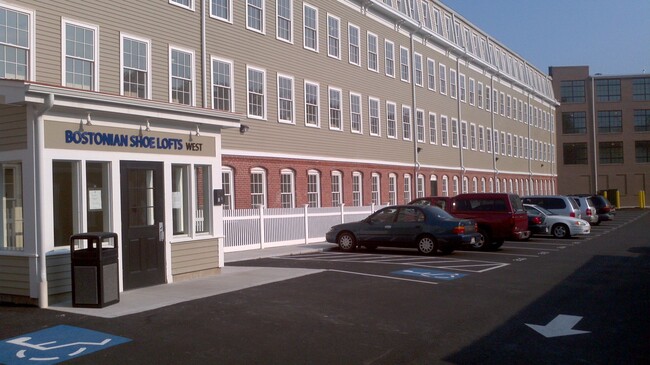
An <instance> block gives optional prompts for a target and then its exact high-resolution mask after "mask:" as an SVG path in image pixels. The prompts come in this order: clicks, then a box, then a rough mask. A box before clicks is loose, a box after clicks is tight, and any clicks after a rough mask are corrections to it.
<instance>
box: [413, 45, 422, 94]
mask: <svg viewBox="0 0 650 365" xmlns="http://www.w3.org/2000/svg"><path fill="white" fill-rule="evenodd" d="M417 59H419V60H420V69H419V70H418V68H417V67H416V66H417V62H415V60H417ZM418 73H419V76H420V77H419V79H420V80H419V81H418V77H417V76H418ZM413 82H415V85H416V86H419V87H424V59H423V58H422V55H421V54H419V53H417V52H415V53H414V54H413Z"/></svg>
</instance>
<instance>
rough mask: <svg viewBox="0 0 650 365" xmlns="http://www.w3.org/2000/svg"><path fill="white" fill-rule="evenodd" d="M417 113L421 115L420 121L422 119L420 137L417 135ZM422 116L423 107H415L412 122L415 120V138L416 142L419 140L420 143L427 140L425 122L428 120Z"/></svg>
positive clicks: (418, 127)
mask: <svg viewBox="0 0 650 365" xmlns="http://www.w3.org/2000/svg"><path fill="white" fill-rule="evenodd" d="M418 115H420V116H422V119H421V121H422V136H421V137H422V138H420V135H419V134H420V133H419V129H420V125H419V124H418V122H419V121H418ZM424 117H425V113H424V109H415V118H414V119H415V120H414V122H415V128H414V129H415V137H416V138H417V140H418V142H420V143H426V140H427V124H428V123H427V122H428V120H425V118H424Z"/></svg>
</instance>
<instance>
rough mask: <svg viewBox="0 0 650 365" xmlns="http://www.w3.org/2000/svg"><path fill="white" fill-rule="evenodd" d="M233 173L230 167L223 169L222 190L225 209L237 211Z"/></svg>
mask: <svg viewBox="0 0 650 365" xmlns="http://www.w3.org/2000/svg"><path fill="white" fill-rule="evenodd" d="M234 187H235V185H234V182H233V171H232V168H230V167H225V166H224V167H222V169H221V188H222V189H223V209H235V195H234Z"/></svg>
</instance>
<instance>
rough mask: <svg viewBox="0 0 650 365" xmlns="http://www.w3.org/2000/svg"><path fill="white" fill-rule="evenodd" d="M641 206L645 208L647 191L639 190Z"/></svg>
mask: <svg viewBox="0 0 650 365" xmlns="http://www.w3.org/2000/svg"><path fill="white" fill-rule="evenodd" d="M639 208H641V209H643V208H645V191H643V190H639Z"/></svg>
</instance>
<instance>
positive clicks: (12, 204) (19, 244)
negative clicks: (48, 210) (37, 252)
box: [0, 163, 24, 251]
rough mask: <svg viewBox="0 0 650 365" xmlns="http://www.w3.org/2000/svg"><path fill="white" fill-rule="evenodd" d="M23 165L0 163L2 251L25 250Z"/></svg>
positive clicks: (0, 244) (0, 236)
mask: <svg viewBox="0 0 650 365" xmlns="http://www.w3.org/2000/svg"><path fill="white" fill-rule="evenodd" d="M22 186H23V183H22V165H21V164H20V163H0V202H1V203H2V204H1V205H0V251H2V250H16V251H22V250H23V248H24V225H23V194H22Z"/></svg>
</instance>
